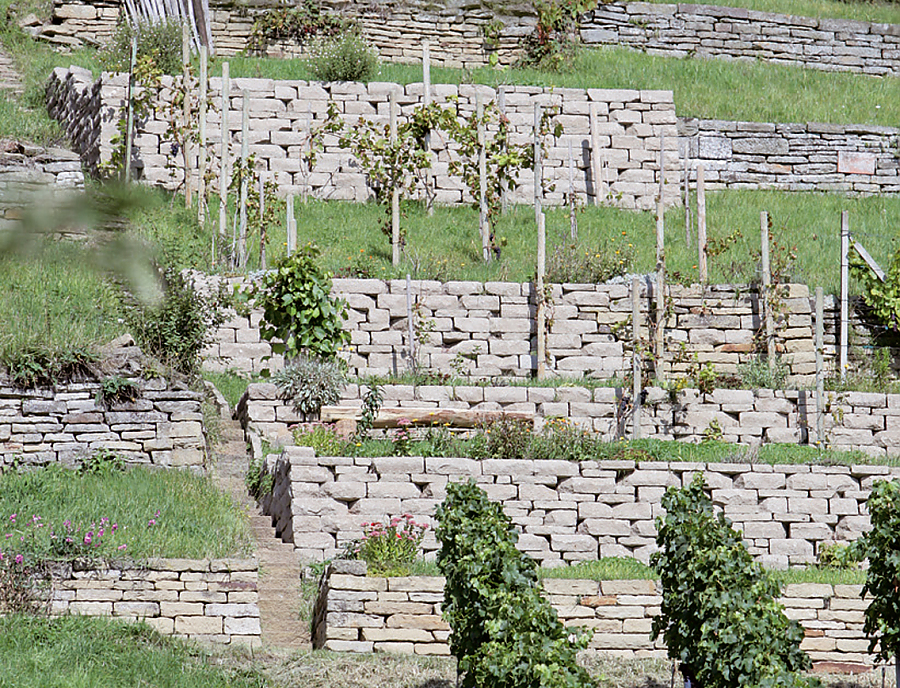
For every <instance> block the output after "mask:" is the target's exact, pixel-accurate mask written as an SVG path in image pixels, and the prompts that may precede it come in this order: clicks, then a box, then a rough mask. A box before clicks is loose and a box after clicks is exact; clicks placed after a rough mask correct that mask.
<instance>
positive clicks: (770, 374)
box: [737, 356, 788, 389]
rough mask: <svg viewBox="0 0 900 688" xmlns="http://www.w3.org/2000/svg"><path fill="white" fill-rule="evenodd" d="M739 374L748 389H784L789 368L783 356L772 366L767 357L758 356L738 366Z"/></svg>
mask: <svg viewBox="0 0 900 688" xmlns="http://www.w3.org/2000/svg"><path fill="white" fill-rule="evenodd" d="M737 374H738V377H739V378H740V380H741V385H742V386H743V387H745V388H747V389H784V388H785V385H786V383H787V376H788V366H787V364H786V363H785V362H784V359H782V357H781V356H776V357H775V361H774V362H773V364H772V365H769V361H768V360H767V358H766V357H765V356H756V357H754V358H753V360H751V361H750V362H749V363H741V364H740V365H738V369H737Z"/></svg>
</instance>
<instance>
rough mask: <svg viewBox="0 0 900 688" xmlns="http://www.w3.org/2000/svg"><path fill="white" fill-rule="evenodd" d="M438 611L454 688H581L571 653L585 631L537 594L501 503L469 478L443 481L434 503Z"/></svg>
mask: <svg viewBox="0 0 900 688" xmlns="http://www.w3.org/2000/svg"><path fill="white" fill-rule="evenodd" d="M435 516H436V518H437V521H438V527H437V530H436V534H437V537H438V540H439V541H440V543H441V549H440V551H439V552H438V559H437V561H438V568H440V570H441V573H443V574H444V576H446V579H447V580H446V584H445V587H444V604H443V614H444V618H445V619H446V620H447V621H448V622H449V624H450V627H451V628H452V629H453V634H452V635H451V636H450V650H451V652H452V653H453V654H454V655H455V656H456V658H457V660H458V669H457V671H458V673H459V675H460V681H459V682H458V685H460V686H462V688H587V687H588V686H593V685H594V682H593V681H592V680H591V678H590V676H589V675H588V673H587V671H585V670H584V668H583V667H581V666H579V665H578V664H577V663H576V653H577V651H578V650H579V649H583V648H585V647H587V644H588V642H589V641H590V637H591V633H590V632H589V631H580V630H578V629H573V628H567V627H566V626H565V625H563V624H562V622H560V620H559V618H558V617H557V615H556V611H555V610H554V609H553V607H552V606H550V603H549V602H548V601H547V600H546V599H545V598H544V597H543V596H542V595H541V586H540V583H539V582H538V575H537V564H536V563H535V562H534V560H533V559H531V558H529V557H528V556H527V555H526V554H524V553H522V552H520V551H519V550H518V549H516V540H517V539H518V535H517V533H516V531H515V528H514V527H513V525H512V522H511V521H510V519H509V517H508V516H506V514H504V513H503V507H502V506H501V505H500V504H497V503H496V502H491V501H490V500H489V499H488V497H487V495H486V494H485V492H484V491H483V490H482V489H480V488H479V487H478V486H477V485H475V482H474V481H472V480H469V482H467V483H455V484H450V485H448V486H447V498H446V499H445V500H444V502H443V503H442V504H441V505H440V506H439V507H438V508H437V511H436V512H435Z"/></svg>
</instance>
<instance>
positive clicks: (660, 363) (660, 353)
mask: <svg viewBox="0 0 900 688" xmlns="http://www.w3.org/2000/svg"><path fill="white" fill-rule="evenodd" d="M660 157H662V155H661V154H660ZM664 211H665V206H664V205H663V201H662V196H660V198H659V199H658V200H657V202H656V328H655V329H656V332H655V336H654V340H653V343H654V347H653V349H654V356H655V358H656V365H655V366H654V368H655V370H654V372H655V374H656V379H657V380H662V379H663V378H664V377H665V363H666V362H665V357H666V350H665V334H666V225H665V215H664Z"/></svg>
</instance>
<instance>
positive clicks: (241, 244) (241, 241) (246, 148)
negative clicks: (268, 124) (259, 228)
mask: <svg viewBox="0 0 900 688" xmlns="http://www.w3.org/2000/svg"><path fill="white" fill-rule="evenodd" d="M249 138H250V96H249V94H248V93H247V91H246V89H245V90H243V91H241V169H242V170H243V172H242V174H241V203H240V205H241V207H240V233H239V235H238V247H237V256H238V267H239V268H240V269H242V270H243V269H244V267H245V266H246V265H247V192H248V188H247V187H248V186H249V184H248V182H249V181H250V180H249V179H248V177H249V174H250V171H249V170H248V169H247V158H249V157H250V142H249Z"/></svg>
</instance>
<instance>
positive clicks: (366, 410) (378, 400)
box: [356, 380, 384, 438]
mask: <svg viewBox="0 0 900 688" xmlns="http://www.w3.org/2000/svg"><path fill="white" fill-rule="evenodd" d="M383 403H384V390H383V389H382V387H381V385H379V384H378V383H377V382H375V380H368V381H367V382H366V393H365V395H363V405H362V414H361V415H360V418H359V421H358V422H357V423H356V434H357V437H360V438H364V437H365V436H366V434H367V433H368V432H369V430H371V429H372V426H373V425H374V424H375V419H376V418H377V417H378V412H379V411H380V410H381V405H382V404H383Z"/></svg>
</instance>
